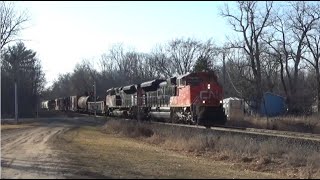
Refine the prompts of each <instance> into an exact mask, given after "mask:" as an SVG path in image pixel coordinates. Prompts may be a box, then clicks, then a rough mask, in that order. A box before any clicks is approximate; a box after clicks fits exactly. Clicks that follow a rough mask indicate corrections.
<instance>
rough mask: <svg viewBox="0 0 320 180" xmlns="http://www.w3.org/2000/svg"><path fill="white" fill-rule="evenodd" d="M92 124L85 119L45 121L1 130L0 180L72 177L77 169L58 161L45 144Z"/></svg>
mask: <svg viewBox="0 0 320 180" xmlns="http://www.w3.org/2000/svg"><path fill="white" fill-rule="evenodd" d="M94 124H96V123H94V122H90V121H88V120H87V118H69V119H68V120H67V119H62V118H48V119H42V120H40V121H38V122H37V123H33V124H32V125H29V126H28V127H23V128H19V127H17V128H12V129H5V128H4V129H3V130H2V133H1V167H2V172H1V176H2V178H14V179H16V178H65V177H72V176H73V174H72V168H77V167H74V166H72V165H70V164H68V163H67V162H66V161H65V160H62V159H61V158H59V157H58V154H59V153H58V151H57V150H53V149H52V148H51V147H50V146H49V143H48V141H49V140H50V139H51V138H52V137H54V136H57V135H59V134H61V133H64V132H66V131H68V130H69V129H71V128H74V127H78V126H80V125H94ZM3 126H6V125H3ZM7 126H8V125H7Z"/></svg>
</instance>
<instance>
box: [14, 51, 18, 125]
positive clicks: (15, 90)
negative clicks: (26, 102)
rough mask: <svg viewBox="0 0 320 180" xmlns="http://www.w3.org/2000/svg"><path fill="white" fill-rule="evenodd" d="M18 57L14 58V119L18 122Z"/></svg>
mask: <svg viewBox="0 0 320 180" xmlns="http://www.w3.org/2000/svg"><path fill="white" fill-rule="evenodd" d="M18 69H19V68H18V59H17V57H16V56H15V59H14V119H15V121H16V123H17V124H18V89H17V79H18Z"/></svg>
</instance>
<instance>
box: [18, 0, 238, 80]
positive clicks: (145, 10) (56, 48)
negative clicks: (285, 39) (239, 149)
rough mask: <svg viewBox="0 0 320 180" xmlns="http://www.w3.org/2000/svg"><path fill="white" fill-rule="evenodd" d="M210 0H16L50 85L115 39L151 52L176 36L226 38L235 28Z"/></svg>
mask: <svg viewBox="0 0 320 180" xmlns="http://www.w3.org/2000/svg"><path fill="white" fill-rule="evenodd" d="M225 3H226V2H223V1H220V2H214V1H212V2H210V1H193V2H192V1H185V2H183V1H176V2H172V1H168V2H164V1H158V2H156V1H150V2H142V1H141V2H139V1H128V2H125V1H118V2H116V1H115V2H111V1H96V2H93V1H90V2H89V1H87V2H86V1H85V2H82V1H79V2H73V1H72V2H71V1H69V2H66V1H60V2H59V1H57V2H54V1H52V2H50V1H45V2H36V1H20V2H15V6H16V8H17V10H27V11H28V14H29V16H30V21H29V22H28V24H26V25H27V26H28V28H27V29H25V30H23V31H22V33H21V38H23V39H25V40H27V41H25V44H26V46H27V47H28V48H31V49H33V50H34V51H36V52H37V54H38V57H39V59H40V60H41V62H42V66H43V69H44V71H45V73H46V79H47V81H48V84H47V86H49V85H51V84H52V82H53V80H54V79H56V78H57V77H58V74H59V73H60V74H62V73H66V72H72V70H73V68H74V67H75V65H76V63H79V62H81V61H82V60H83V59H89V60H91V62H92V63H93V64H95V66H98V59H99V57H100V56H101V54H102V53H104V52H107V51H108V50H109V49H110V47H111V46H112V45H114V44H116V43H123V44H124V45H125V46H128V47H131V48H134V49H135V50H137V51H140V52H149V51H150V50H151V49H152V48H153V47H154V46H155V45H156V44H163V43H166V42H168V41H169V40H172V39H174V38H180V37H185V38H188V37H191V38H196V39H199V40H208V39H210V38H212V39H213V40H215V42H216V43H217V44H221V43H223V42H225V37H226V35H230V33H232V30H231V27H230V26H229V25H228V24H227V21H226V19H223V18H222V17H221V16H219V12H220V11H219V8H220V7H223V6H224V4H225Z"/></svg>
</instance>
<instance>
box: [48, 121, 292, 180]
mask: <svg viewBox="0 0 320 180" xmlns="http://www.w3.org/2000/svg"><path fill="white" fill-rule="evenodd" d="M113 123H114V126H113V127H114V128H111V129H109V130H111V131H110V132H108V133H106V132H105V129H104V130H102V129H101V127H87V126H81V127H78V128H73V129H70V130H69V131H67V132H65V133H64V134H59V135H57V136H56V137H55V138H54V139H52V140H51V142H50V143H52V147H53V148H54V149H55V150H57V151H58V152H60V157H61V158H62V159H64V160H65V162H66V163H67V164H70V165H72V166H74V167H77V168H76V170H75V172H74V174H78V175H79V177H85V176H88V177H91V178H92V177H95V178H125V179H126V178H161V179H162V178H188V179H190V178H192V179H193V178H286V177H285V176H283V175H278V174H272V173H266V172H255V171H250V170H244V169H238V167H237V166H233V165H232V164H230V163H224V162H221V161H212V160H211V159H208V158H204V157H194V156H188V155H185V154H181V153H179V152H178V153H177V152H174V151H169V150H165V149H163V148H162V147H159V146H154V145H152V144H149V143H146V142H142V141H141V138H152V137H154V134H152V135H150V132H151V131H150V130H146V129H145V127H144V126H141V128H137V127H133V126H126V128H125V129H123V127H122V126H120V127H119V126H117V125H119V123H118V122H114V121H113ZM109 127H110V126H109ZM135 129H136V130H135ZM70 178H78V177H70Z"/></svg>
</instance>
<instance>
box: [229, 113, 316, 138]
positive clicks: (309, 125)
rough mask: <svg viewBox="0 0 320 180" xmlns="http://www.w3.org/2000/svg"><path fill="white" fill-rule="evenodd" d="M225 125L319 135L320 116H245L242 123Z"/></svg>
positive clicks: (233, 122)
mask: <svg viewBox="0 0 320 180" xmlns="http://www.w3.org/2000/svg"><path fill="white" fill-rule="evenodd" d="M227 125H230V126H238V127H248V128H260V129H273V130H282V131H294V132H303V133H317V134H320V114H319V115H312V116H283V117H269V118H267V117H259V116H246V117H245V118H244V120H242V121H228V122H227Z"/></svg>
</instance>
